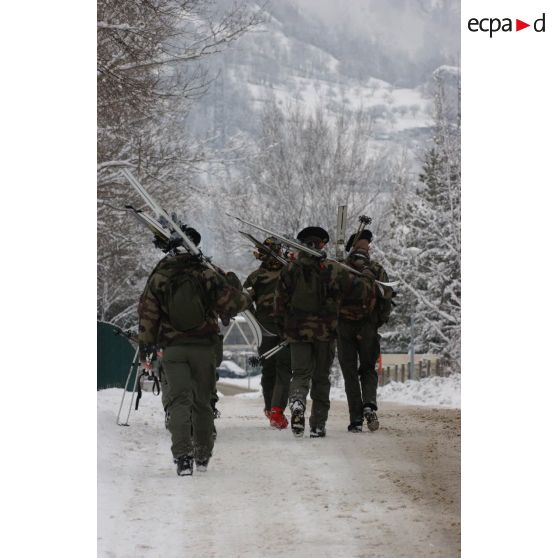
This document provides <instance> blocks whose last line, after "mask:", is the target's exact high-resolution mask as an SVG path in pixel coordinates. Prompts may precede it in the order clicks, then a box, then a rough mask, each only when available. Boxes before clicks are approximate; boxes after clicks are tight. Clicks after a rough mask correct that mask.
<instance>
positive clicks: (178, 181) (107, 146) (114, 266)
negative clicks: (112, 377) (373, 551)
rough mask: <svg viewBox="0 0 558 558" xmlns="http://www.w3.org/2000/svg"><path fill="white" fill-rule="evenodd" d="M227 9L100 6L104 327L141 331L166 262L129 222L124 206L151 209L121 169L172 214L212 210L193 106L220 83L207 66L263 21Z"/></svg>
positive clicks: (110, 2)
mask: <svg viewBox="0 0 558 558" xmlns="http://www.w3.org/2000/svg"><path fill="white" fill-rule="evenodd" d="M228 6H229V7H228V8H226V7H225V8H223V7H222V6H221V5H220V4H219V3H217V4H215V3H214V2H212V1H211V0H142V1H141V2H136V1H135V0H99V2H98V4H97V10H98V11H97V15H98V23H97V43H98V53H97V54H98V56H97V59H98V71H97V76H98V78H97V93H98V95H97V98H98V138H97V139H98V142H97V143H98V181H97V189H98V275H97V276H98V280H97V290H98V305H97V306H98V317H99V318H100V319H103V320H107V321H112V322H114V323H117V324H118V325H122V326H128V325H130V324H131V323H133V317H134V315H135V307H136V305H137V300H138V297H139V294H140V292H141V290H142V288H143V285H144V283H145V278H146V276H147V273H148V271H149V269H150V268H152V267H153V265H154V263H155V261H156V260H157V259H158V258H159V257H160V255H161V254H160V252H157V251H156V250H155V249H150V248H149V235H148V234H146V232H145V230H142V229H141V226H139V225H138V224H137V223H136V222H135V221H134V220H133V219H131V218H130V217H129V216H128V215H126V212H125V210H124V206H125V205H127V204H134V205H135V206H136V207H141V206H142V205H143V204H142V203H141V200H140V199H139V197H138V196H137V194H135V193H134V192H133V190H132V189H131V188H130V187H129V185H128V184H127V183H126V182H125V181H124V180H123V179H122V178H121V177H120V175H119V174H118V172H117V167H116V166H115V165H122V164H126V165H129V166H130V167H131V168H132V169H133V171H134V172H135V173H136V175H137V176H138V178H139V179H140V181H141V182H142V183H143V184H144V185H145V186H146V187H147V188H148V190H149V191H150V193H151V194H152V195H153V196H154V197H155V198H156V199H157V200H158V201H159V202H160V203H161V204H162V205H163V207H168V208H169V209H179V208H182V207H186V206H187V207H188V209H189V210H195V204H194V207H192V200H196V203H198V204H202V203H204V201H205V200H204V196H203V195H202V196H200V195H198V194H199V192H198V190H197V189H196V187H195V184H194V181H195V175H196V173H197V172H198V170H199V168H198V167H199V166H200V165H204V164H205V162H206V161H207V159H208V158H212V157H214V155H213V154H211V153H208V149H207V145H206V144H204V143H203V142H200V141H198V140H196V139H195V138H192V137H191V136H190V135H189V134H188V132H187V127H186V117H187V115H188V111H189V108H190V106H191V103H192V102H193V101H195V100H196V99H197V98H199V96H200V95H202V94H203V93H204V92H205V91H206V90H207V88H208V86H209V84H210V80H211V76H209V75H208V74H207V71H206V70H205V69H204V67H203V65H202V64H201V63H202V62H203V60H204V59H205V58H206V57H207V56H209V55H211V54H214V53H216V52H218V51H220V50H221V49H223V48H225V47H226V46H227V45H228V44H230V43H231V42H232V41H234V40H235V39H237V38H238V37H240V36H241V35H242V34H243V33H244V32H245V31H246V30H248V29H250V28H251V27H253V26H255V25H256V24H257V23H259V21H260V15H259V11H258V10H255V9H252V8H248V7H247V4H246V3H238V4H236V3H235V4H231V3H229V4H228ZM192 193H195V195H194V196H192V195H191V194H192ZM187 204H188V205H187Z"/></svg>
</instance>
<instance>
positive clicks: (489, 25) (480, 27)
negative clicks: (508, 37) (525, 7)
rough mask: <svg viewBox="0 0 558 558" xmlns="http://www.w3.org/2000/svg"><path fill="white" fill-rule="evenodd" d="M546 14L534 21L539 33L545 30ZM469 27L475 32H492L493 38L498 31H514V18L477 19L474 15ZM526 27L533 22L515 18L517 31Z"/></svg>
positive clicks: (535, 28) (534, 27)
mask: <svg viewBox="0 0 558 558" xmlns="http://www.w3.org/2000/svg"><path fill="white" fill-rule="evenodd" d="M545 15H546V14H544V13H543V15H542V16H541V17H540V18H539V19H536V20H535V21H534V23H533V29H534V30H535V31H536V32H537V33H544V32H545V23H546V22H545ZM467 27H468V28H469V31H472V32H473V33H476V32H477V31H483V32H485V33H486V32H488V33H490V38H492V34H493V33H497V32H498V31H504V32H506V31H513V24H512V19H511V18H509V17H505V18H503V19H500V18H497V17H485V18H483V19H477V18H476V17H472V18H471V19H470V20H469V21H468V22H467ZM526 27H531V24H530V23H525V22H524V21H521V20H520V19H516V20H515V30H516V31H521V30H522V29H525V28H526Z"/></svg>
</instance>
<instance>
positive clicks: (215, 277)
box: [138, 227, 392, 476]
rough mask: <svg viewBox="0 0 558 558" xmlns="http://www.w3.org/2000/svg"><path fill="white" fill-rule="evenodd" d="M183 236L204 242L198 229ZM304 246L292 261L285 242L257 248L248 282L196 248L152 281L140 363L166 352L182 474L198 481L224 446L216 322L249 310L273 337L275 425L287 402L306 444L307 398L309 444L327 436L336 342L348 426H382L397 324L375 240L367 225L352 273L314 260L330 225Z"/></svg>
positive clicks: (312, 230)
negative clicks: (387, 337) (388, 350)
mask: <svg viewBox="0 0 558 558" xmlns="http://www.w3.org/2000/svg"><path fill="white" fill-rule="evenodd" d="M185 233H186V234H187V236H188V237H189V238H190V239H191V240H192V242H194V244H196V245H198V244H199V242H200V240H201V238H200V235H199V233H198V232H197V231H196V230H195V229H192V228H186V229H185ZM297 240H298V242H299V243H301V244H302V245H304V246H305V247H307V248H308V249H309V250H308V251H305V250H299V251H298V253H297V254H296V257H294V255H293V254H292V253H291V254H290V257H289V258H288V259H287V260H285V258H284V257H282V256H283V255H282V253H281V251H282V244H281V243H280V242H279V241H278V240H277V239H276V238H274V237H270V238H267V239H266V240H265V242H264V243H262V244H261V245H260V246H259V248H258V249H257V250H256V251H255V252H254V255H255V257H256V258H257V259H258V260H259V261H260V262H261V263H260V266H259V268H258V269H256V270H255V271H254V272H252V273H251V274H250V275H249V276H248V278H247V279H246V281H245V282H244V285H242V284H241V283H240V281H239V280H238V278H237V276H236V275H235V274H234V273H232V272H227V273H225V272H224V271H222V270H220V269H219V268H216V267H215V266H208V265H207V264H206V263H204V262H203V261H201V260H200V259H199V258H198V257H196V256H194V255H192V254H190V253H175V254H173V255H168V256H166V257H165V258H163V259H162V260H161V261H160V262H159V263H158V264H157V266H156V268H155V269H154V270H153V272H152V273H151V275H150V276H149V278H148V280H147V284H146V287H145V289H144V292H143V294H142V296H141V299H140V304H139V308H138V312H139V332H138V340H139V344H140V359H141V360H142V364H143V366H144V367H147V368H149V367H150V366H152V363H151V361H150V358H151V355H154V354H157V353H159V354H160V355H162V367H161V369H162V385H163V395H164V398H163V405H164V407H165V411H166V425H167V428H168V430H169V431H170V433H171V439H172V446H171V451H172V454H173V457H174V462H175V463H176V465H177V473H178V474H179V475H181V476H183V475H191V474H192V473H193V470H194V464H195V466H196V470H197V471H205V470H206V469H207V465H208V463H209V460H210V458H211V455H212V451H213V445H214V440H215V429H214V423H213V421H214V413H215V407H214V402H215V393H216V374H215V370H216V367H217V366H218V364H219V363H220V362H221V360H222V352H223V351H222V349H223V347H222V336H221V335H220V334H219V332H220V327H219V318H221V321H222V322H223V323H224V324H226V323H228V321H229V320H230V319H231V318H232V317H234V316H235V315H236V314H238V313H240V312H242V311H245V310H250V309H251V310H252V311H254V313H255V316H256V319H257V320H258V322H259V323H260V324H261V326H262V329H263V330H264V331H265V332H266V333H267V335H265V336H264V337H263V341H262V343H261V345H260V347H259V349H258V350H259V353H260V355H261V357H262V360H263V364H262V379H261V386H262V392H263V398H264V405H265V407H264V413H265V416H266V417H267V419H268V420H269V423H270V426H271V427H273V428H276V429H284V428H287V427H288V425H289V420H288V418H287V416H286V415H285V410H286V408H287V406H288V407H289V408H290V426H291V430H292V433H293V434H294V436H296V437H302V436H303V435H304V431H305V417H306V414H307V413H306V409H307V400H308V394H310V399H311V400H312V405H311V409H310V414H309V416H308V423H309V434H310V437H312V438H322V437H324V436H325V435H326V423H327V419H328V413H329V408H330V399H329V394H330V379H329V377H330V370H331V366H332V364H333V360H334V356H335V347H336V345H337V351H338V358H339V363H340V365H341V371H342V374H343V378H344V382H345V391H346V394H347V402H348V407H349V416H350V424H349V426H348V431H349V432H352V433H358V432H362V428H363V424H364V423H366V425H367V427H368V429H369V430H371V431H375V430H377V429H378V428H379V421H378V417H377V414H376V411H377V409H378V406H377V401H376V392H377V386H378V375H377V371H376V361H377V359H378V357H379V354H380V343H379V338H380V336H379V334H378V328H379V327H381V326H382V325H383V324H384V323H385V322H386V321H387V320H388V317H389V313H390V310H391V294H392V291H391V289H390V288H389V287H384V288H382V287H381V283H382V282H386V281H387V280H388V278H387V275H386V272H385V271H384V269H383V268H382V266H381V265H380V264H378V263H377V262H374V261H372V260H371V259H370V247H371V242H372V233H371V231H369V230H367V229H364V230H362V229H360V230H359V231H358V232H357V233H355V234H353V235H352V236H351V237H350V238H349V240H348V242H347V244H346V246H345V250H346V253H347V256H346V258H345V260H344V262H343V263H344V264H345V266H342V265H340V264H339V263H337V262H336V261H334V260H329V259H325V258H318V257H316V256H315V255H312V253H316V252H317V251H318V252H319V251H323V250H324V248H325V246H326V244H327V243H328V242H329V235H328V233H327V232H326V231H325V230H324V229H323V228H321V227H306V228H304V229H303V230H301V231H300V232H299V234H298V236H297ZM349 268H350V269H349ZM351 270H352V271H353V272H351ZM270 334H271V335H270ZM285 341H286V343H284V345H285V346H284V347H283V348H281V349H280V350H278V351H277V352H275V353H274V354H273V355H272V356H270V357H268V358H264V357H265V353H267V352H268V351H269V349H272V348H273V347H275V346H277V345H278V344H279V343H281V342H285Z"/></svg>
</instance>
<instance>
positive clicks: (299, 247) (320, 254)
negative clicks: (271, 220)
mask: <svg viewBox="0 0 558 558" xmlns="http://www.w3.org/2000/svg"><path fill="white" fill-rule="evenodd" d="M226 215H228V216H229V217H232V218H233V219H237V220H238V221H240V222H241V223H244V224H245V225H249V226H251V227H254V228H255V229H258V230H260V231H262V232H264V233H266V234H269V235H270V236H274V237H275V238H277V239H278V240H281V241H282V242H284V243H285V244H288V245H289V246H292V247H293V248H295V249H296V250H299V251H301V252H306V253H307V254H310V255H311V256H314V257H315V258H318V259H320V260H325V261H327V262H333V263H335V264H337V265H339V266H341V267H342V268H344V269H346V270H347V271H350V272H351V273H354V274H355V275H362V273H361V272H360V271H357V270H356V269H353V268H352V267H351V266H350V265H347V264H345V263H343V262H337V261H335V260H332V259H330V258H328V257H327V254H326V253H325V252H322V251H319V250H313V249H312V248H308V246H305V245H304V244H301V243H300V242H297V241H296V240H291V239H290V238H287V237H286V236H283V235H280V234H277V233H275V232H273V231H270V230H269V229H265V228H264V227H260V226H259V225H256V224H254V223H251V222H250V221H245V220H244V219H241V218H240V217H236V216H235V215H231V214H230V213H226Z"/></svg>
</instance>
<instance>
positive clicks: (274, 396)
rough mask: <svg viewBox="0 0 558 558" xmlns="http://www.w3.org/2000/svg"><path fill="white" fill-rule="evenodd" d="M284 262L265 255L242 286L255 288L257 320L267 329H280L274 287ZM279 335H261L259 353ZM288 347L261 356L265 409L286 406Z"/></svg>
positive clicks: (289, 362)
mask: <svg viewBox="0 0 558 558" xmlns="http://www.w3.org/2000/svg"><path fill="white" fill-rule="evenodd" d="M282 268H283V266H282V265H281V264H280V263H279V262H277V261H276V260H272V259H271V258H266V259H265V260H264V261H263V263H262V264H261V265H260V267H259V268H258V269H256V270H255V271H254V272H252V273H251V274H250V275H249V276H248V278H247V279H246V281H245V282H244V288H249V287H251V288H253V289H254V302H255V304H256V310H255V312H254V313H255V316H256V318H257V320H258V321H259V322H260V323H261V324H262V325H263V326H264V327H265V328H266V329H267V330H269V331H270V332H272V333H277V334H278V333H279V328H278V327H277V323H276V322H275V317H274V313H273V312H274V299H275V289H276V286H277V281H278V279H279V274H280V272H281V269H282ZM280 341H281V340H280V338H279V337H264V338H263V341H262V344H261V345H260V347H259V348H258V353H259V354H260V355H262V354H263V353H265V352H266V351H268V350H270V349H272V348H273V347H275V346H276V345H277V344H278V343H280ZM291 375H292V371H291V351H290V348H289V347H285V348H284V349H282V350H281V351H279V352H278V353H277V354H275V355H273V356H272V357H270V358H267V359H266V360H264V362H263V365H262V380H261V386H262V392H263V397H264V405H265V409H266V410H268V411H270V410H271V408H272V407H281V408H282V409H284V408H285V407H286V406H287V400H288V397H289V384H290V381H291Z"/></svg>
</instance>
